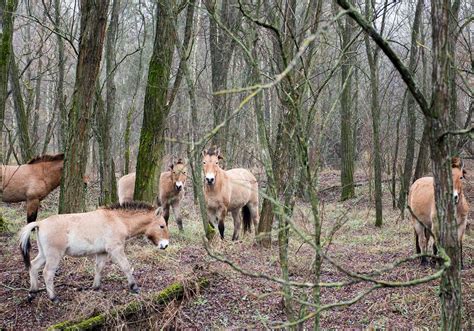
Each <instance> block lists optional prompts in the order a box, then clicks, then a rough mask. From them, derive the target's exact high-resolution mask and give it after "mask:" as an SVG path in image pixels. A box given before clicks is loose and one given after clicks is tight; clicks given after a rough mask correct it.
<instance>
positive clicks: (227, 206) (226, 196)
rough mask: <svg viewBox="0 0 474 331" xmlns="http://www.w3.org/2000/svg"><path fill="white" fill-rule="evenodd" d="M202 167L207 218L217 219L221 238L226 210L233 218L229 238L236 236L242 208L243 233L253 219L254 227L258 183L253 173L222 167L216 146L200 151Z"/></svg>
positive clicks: (241, 169)
mask: <svg viewBox="0 0 474 331" xmlns="http://www.w3.org/2000/svg"><path fill="white" fill-rule="evenodd" d="M202 156H203V170H204V178H205V179H204V187H203V189H204V199H205V201H206V206H207V213H208V216H209V219H210V221H211V224H212V221H213V220H214V219H215V220H216V221H217V223H218V227H219V233H220V235H221V239H224V219H225V217H226V215H227V212H231V213H232V218H233V219H234V233H233V235H232V240H237V239H239V232H240V226H241V219H240V215H239V211H240V210H242V216H243V223H244V229H243V230H244V234H245V233H246V232H247V231H250V230H251V224H252V223H253V225H254V228H255V231H256V229H257V223H258V183H257V180H256V179H255V176H254V175H253V174H252V173H251V172H250V171H248V170H247V169H243V168H236V169H230V170H227V171H226V170H223V169H221V168H220V166H219V160H221V159H223V157H222V155H221V154H220V149H218V148H214V147H211V148H209V149H208V150H205V151H203V153H202Z"/></svg>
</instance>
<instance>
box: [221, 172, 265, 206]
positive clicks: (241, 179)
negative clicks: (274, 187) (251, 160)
mask: <svg viewBox="0 0 474 331" xmlns="http://www.w3.org/2000/svg"><path fill="white" fill-rule="evenodd" d="M226 175H227V179H228V184H229V186H230V192H231V193H230V201H229V205H230V206H229V208H228V209H229V210H232V209H234V208H241V207H243V206H245V205H246V204H247V203H249V202H252V203H258V183H257V179H256V178H255V176H254V175H253V174H252V173H251V172H250V171H248V170H247V169H244V168H235V169H230V170H228V171H226Z"/></svg>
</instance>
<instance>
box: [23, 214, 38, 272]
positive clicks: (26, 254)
mask: <svg viewBox="0 0 474 331" xmlns="http://www.w3.org/2000/svg"><path fill="white" fill-rule="evenodd" d="M37 227H38V222H31V223H28V225H26V226H24V227H23V229H22V230H21V233H20V249H21V255H22V256H23V262H24V263H25V266H26V268H27V269H30V266H31V264H30V249H31V244H30V235H31V231H33V229H35V228H37Z"/></svg>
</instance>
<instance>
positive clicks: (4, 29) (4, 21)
mask: <svg viewBox="0 0 474 331" xmlns="http://www.w3.org/2000/svg"><path fill="white" fill-rule="evenodd" d="M16 5H17V1H16V0H0V164H3V163H4V159H3V122H4V118H5V104H6V102H7V89H8V72H9V66H10V58H11V55H12V37H13V13H15V11H16ZM2 182H3V178H2V171H0V201H2V196H3V185H2ZM6 229H7V227H6V224H5V222H4V220H3V213H2V209H1V208H0V233H1V232H4V231H5V230H6Z"/></svg>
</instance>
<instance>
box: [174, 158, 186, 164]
mask: <svg viewBox="0 0 474 331" xmlns="http://www.w3.org/2000/svg"><path fill="white" fill-rule="evenodd" d="M176 164H184V162H183V159H181V158H179V159H178V161H176Z"/></svg>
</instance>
